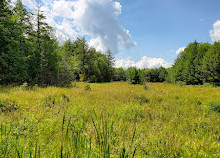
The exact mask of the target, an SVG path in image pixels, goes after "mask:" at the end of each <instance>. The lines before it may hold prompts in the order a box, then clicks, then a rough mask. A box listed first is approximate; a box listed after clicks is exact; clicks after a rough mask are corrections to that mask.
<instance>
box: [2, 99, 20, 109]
mask: <svg viewBox="0 0 220 158" xmlns="http://www.w3.org/2000/svg"><path fill="white" fill-rule="evenodd" d="M17 109H18V105H17V102H16V101H14V100H10V99H7V100H3V101H0V110H1V111H2V112H12V111H14V110H17Z"/></svg>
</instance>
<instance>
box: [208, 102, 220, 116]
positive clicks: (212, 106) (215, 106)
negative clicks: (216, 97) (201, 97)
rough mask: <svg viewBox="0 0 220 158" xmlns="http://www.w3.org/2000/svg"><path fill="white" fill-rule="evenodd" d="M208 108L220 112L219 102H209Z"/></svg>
mask: <svg viewBox="0 0 220 158" xmlns="http://www.w3.org/2000/svg"><path fill="white" fill-rule="evenodd" d="M209 108H210V110H212V111H215V112H218V113H220V102H211V103H209Z"/></svg>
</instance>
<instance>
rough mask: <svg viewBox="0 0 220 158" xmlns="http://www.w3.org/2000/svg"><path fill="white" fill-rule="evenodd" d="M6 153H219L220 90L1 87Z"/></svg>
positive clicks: (1, 151)
mask: <svg viewBox="0 0 220 158" xmlns="http://www.w3.org/2000/svg"><path fill="white" fill-rule="evenodd" d="M88 85H89V86H88ZM0 157H25V158H26V157H45V158H49V157H81V158H86V157H100V158H104V157H129V158H130V157H220V88H215V87H203V86H178V85H173V84H165V83H148V84H147V86H145V87H144V86H143V85H130V84H128V83H126V82H114V83H100V84H98V83H97V84H96V83H94V84H87V83H76V84H74V87H72V88H57V87H48V88H39V87H35V88H34V89H32V90H29V89H26V87H25V86H23V87H11V88H10V87H1V88H0Z"/></svg>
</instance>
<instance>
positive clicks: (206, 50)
mask: <svg viewBox="0 0 220 158" xmlns="http://www.w3.org/2000/svg"><path fill="white" fill-rule="evenodd" d="M219 46H220V42H215V43H214V45H210V44H209V43H197V42H196V41H195V42H194V43H190V44H189V45H188V46H187V47H186V48H185V50H184V51H183V52H182V53H181V54H180V55H179V56H178V58H177V59H176V61H175V63H174V65H173V67H172V68H170V69H169V71H168V74H169V75H168V77H167V82H171V83H177V82H178V83H179V82H182V83H185V84H187V85H189V84H192V85H198V84H199V85H201V84H204V83H210V84H213V85H219V83H220V76H219V75H220V71H219V70H220V68H219V65H220V62H219V61H220V51H219V50H220V47H219Z"/></svg>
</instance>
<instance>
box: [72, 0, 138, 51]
mask: <svg viewBox="0 0 220 158" xmlns="http://www.w3.org/2000/svg"><path fill="white" fill-rule="evenodd" d="M119 14H121V5H120V3H119V2H113V1H112V0H78V1H75V4H74V16H73V17H74V23H75V25H76V26H77V28H79V29H80V30H81V31H82V32H83V34H85V35H89V36H91V37H92V38H93V39H99V40H96V43H95V45H92V46H94V47H95V46H96V45H98V46H99V47H101V46H102V47H101V48H99V49H100V50H107V49H108V48H109V49H111V50H112V52H113V53H118V48H119V47H124V48H130V47H132V46H135V43H134V42H133V41H132V40H131V36H130V33H129V31H128V30H126V29H125V28H123V27H122V26H121V25H120V23H119V21H118V19H117V17H118V15H119ZM97 42H99V43H100V44H97ZM93 43H94V42H93V41H91V42H90V44H93Z"/></svg>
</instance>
